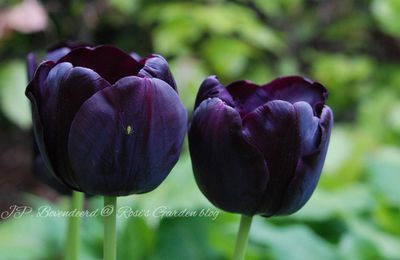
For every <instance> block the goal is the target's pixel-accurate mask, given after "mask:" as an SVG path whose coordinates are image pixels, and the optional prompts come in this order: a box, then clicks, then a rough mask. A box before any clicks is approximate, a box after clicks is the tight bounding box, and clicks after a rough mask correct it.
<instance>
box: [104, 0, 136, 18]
mask: <svg viewBox="0 0 400 260" xmlns="http://www.w3.org/2000/svg"><path fill="white" fill-rule="evenodd" d="M139 2H140V0H110V4H111V5H112V6H114V7H115V8H116V9H118V11H120V12H121V13H123V14H126V15H129V14H132V13H134V12H135V11H136V10H137V8H138V4H139Z"/></svg>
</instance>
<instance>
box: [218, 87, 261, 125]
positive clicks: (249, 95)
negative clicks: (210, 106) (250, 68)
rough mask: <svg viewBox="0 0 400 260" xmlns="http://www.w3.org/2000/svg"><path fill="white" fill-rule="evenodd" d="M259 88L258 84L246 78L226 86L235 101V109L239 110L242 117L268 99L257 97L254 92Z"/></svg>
mask: <svg viewBox="0 0 400 260" xmlns="http://www.w3.org/2000/svg"><path fill="white" fill-rule="evenodd" d="M259 88H260V87H259V86H258V85H256V84H254V83H252V82H251V81H248V80H241V81H236V82H234V83H232V84H229V85H228V86H227V87H226V90H227V91H228V92H229V94H230V95H231V96H232V99H233V102H234V103H235V109H236V111H239V113H240V115H241V117H242V118H243V117H244V116H245V115H247V114H248V113H249V112H251V111H253V110H254V109H256V108H257V107H259V106H261V105H263V104H265V103H266V102H267V101H268V100H262V99H259V98H257V97H258V96H257V95H255V93H256V92H257V90H258V89H259Z"/></svg>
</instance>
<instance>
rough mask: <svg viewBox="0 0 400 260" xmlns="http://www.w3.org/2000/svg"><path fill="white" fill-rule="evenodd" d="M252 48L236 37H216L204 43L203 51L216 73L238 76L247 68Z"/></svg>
mask: <svg viewBox="0 0 400 260" xmlns="http://www.w3.org/2000/svg"><path fill="white" fill-rule="evenodd" d="M250 52H251V49H250V48H249V47H248V46H247V45H246V44H244V43H243V42H241V41H239V40H237V39H234V38H222V37H215V38H212V39H210V40H208V41H206V42H204V44H203V53H204V56H205V57H206V58H207V60H208V61H209V62H210V63H211V65H212V67H213V68H214V70H215V71H216V74H218V75H221V76H225V77H233V78H235V77H237V76H238V75H240V74H241V73H243V71H244V69H245V68H246V65H247V62H248V59H247V57H248V56H249V54H250Z"/></svg>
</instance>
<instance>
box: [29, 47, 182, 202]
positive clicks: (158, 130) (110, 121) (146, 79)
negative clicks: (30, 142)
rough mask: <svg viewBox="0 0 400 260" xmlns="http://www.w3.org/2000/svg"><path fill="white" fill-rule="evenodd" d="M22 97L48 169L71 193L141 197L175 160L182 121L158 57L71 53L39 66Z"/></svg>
mask: <svg viewBox="0 0 400 260" xmlns="http://www.w3.org/2000/svg"><path fill="white" fill-rule="evenodd" d="M26 95H27V96H28V98H29V99H30V100H31V103H32V105H33V116H34V118H33V121H34V130H35V135H36V140H37V143H38V145H39V149H40V151H41V154H42V155H43V157H44V160H45V162H46V164H47V166H48V168H49V169H51V171H52V172H53V173H54V174H55V175H56V176H57V177H58V178H59V179H60V180H61V181H63V183H65V184H66V185H67V186H68V187H70V188H72V189H74V190H78V191H83V192H85V193H88V194H98V195H128V194H133V193H143V192H148V191H151V190H153V189H154V188H156V187H157V186H158V185H159V184H160V183H161V182H162V181H163V180H164V179H165V177H166V176H167V175H168V173H169V172H170V170H171V169H172V167H173V166H174V165H175V163H176V162H177V160H178V157H179V154H180V150H181V147H182V143H183V139H184V135H185V130H186V120H187V119H186V117H187V116H186V110H185V108H184V106H183V104H182V103H181V101H180V100H179V97H178V94H177V92H176V86H175V82H174V79H173V77H172V74H171V72H170V71H169V67H168V64H167V62H166V61H165V59H164V58H162V57H161V56H158V55H151V56H150V57H148V58H144V59H142V60H140V61H137V60H135V59H134V58H132V57H131V56H130V55H128V54H126V53H125V52H123V51H121V50H119V49H117V48H115V47H111V46H100V47H96V48H90V47H83V48H77V49H74V50H72V51H70V52H69V53H68V54H67V55H65V56H63V57H62V58H61V59H59V60H57V61H56V62H54V61H46V62H44V63H42V64H40V65H39V67H38V69H37V70H36V73H35V75H34V77H33V79H32V81H31V82H30V83H29V85H28V87H27V90H26Z"/></svg>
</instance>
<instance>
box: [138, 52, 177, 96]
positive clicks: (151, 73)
mask: <svg viewBox="0 0 400 260" xmlns="http://www.w3.org/2000/svg"><path fill="white" fill-rule="evenodd" d="M131 55H132V54H131ZM140 63H142V64H143V68H142V69H141V70H140V71H139V73H138V76H139V77H149V78H157V79H161V80H163V81H165V82H166V83H168V84H169V85H170V86H171V87H172V88H173V89H175V91H176V90H177V88H176V83H175V80H174V77H173V76H172V73H171V71H170V69H169V65H168V62H167V61H166V60H165V59H164V58H163V57H162V56H161V55H156V54H153V55H151V56H150V57H148V58H145V59H143V60H141V61H140Z"/></svg>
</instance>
